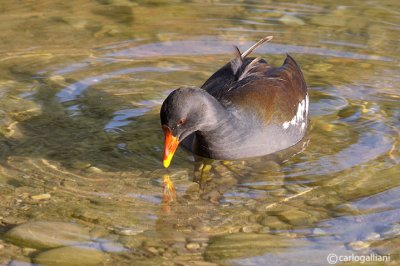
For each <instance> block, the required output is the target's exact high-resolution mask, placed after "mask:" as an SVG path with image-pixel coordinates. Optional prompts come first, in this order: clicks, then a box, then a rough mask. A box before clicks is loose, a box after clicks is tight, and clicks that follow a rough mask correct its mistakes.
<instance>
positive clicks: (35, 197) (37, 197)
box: [31, 193, 51, 200]
mask: <svg viewBox="0 0 400 266" xmlns="http://www.w3.org/2000/svg"><path fill="white" fill-rule="evenodd" d="M50 198H51V195H50V194H49V193H44V194H39V195H33V196H31V199H33V200H45V199H50Z"/></svg>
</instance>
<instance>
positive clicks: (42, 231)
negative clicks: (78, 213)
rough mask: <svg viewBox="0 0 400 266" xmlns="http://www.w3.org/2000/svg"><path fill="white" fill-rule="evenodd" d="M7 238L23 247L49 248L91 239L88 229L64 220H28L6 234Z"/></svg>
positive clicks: (76, 243) (80, 242) (77, 243)
mask: <svg viewBox="0 0 400 266" xmlns="http://www.w3.org/2000/svg"><path fill="white" fill-rule="evenodd" d="M5 239H6V240H7V241H9V242H11V243H13V244H15V245H18V246H21V247H30V248H36V249H48V248H55V247H61V246H71V245H79V244H82V243H85V242H88V241H90V236H89V232H88V230H86V229H85V228H82V227H81V226H79V225H77V224H72V223H64V222H28V223H25V224H21V225H18V226H16V227H14V228H13V229H11V230H9V231H8V232H7V233H6V234H5Z"/></svg>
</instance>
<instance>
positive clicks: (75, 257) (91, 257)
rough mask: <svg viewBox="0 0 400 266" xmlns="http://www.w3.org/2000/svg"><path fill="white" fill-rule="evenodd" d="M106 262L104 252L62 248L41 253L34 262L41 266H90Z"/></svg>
mask: <svg viewBox="0 0 400 266" xmlns="http://www.w3.org/2000/svg"><path fill="white" fill-rule="evenodd" d="M105 260H106V256H105V254H104V253H103V252H101V251H99V250H97V249H94V248H88V247H79V246H75V247H73V246H71V247H61V248H55V249H51V250H48V251H45V252H42V253H40V254H39V255H37V256H36V257H35V258H34V262H35V263H36V264H40V265H54V266H64V265H65V266H67V265H68V266H75V265H76V266H89V265H99V264H101V263H103V262H104V261H105Z"/></svg>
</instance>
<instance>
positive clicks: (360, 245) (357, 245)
mask: <svg viewBox="0 0 400 266" xmlns="http://www.w3.org/2000/svg"><path fill="white" fill-rule="evenodd" d="M369 245H370V243H368V242H364V241H354V242H350V243H348V244H347V247H348V248H349V249H351V250H354V251H359V250H363V249H367V248H369Z"/></svg>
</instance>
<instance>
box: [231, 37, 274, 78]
mask: <svg viewBox="0 0 400 266" xmlns="http://www.w3.org/2000/svg"><path fill="white" fill-rule="evenodd" d="M272 38H273V37H272V36H267V37H264V38H262V39H261V40H259V41H258V42H256V43H255V44H254V45H252V46H251V47H250V48H249V49H247V50H246V51H245V52H244V53H241V52H240V50H239V48H238V47H236V46H235V58H234V59H232V60H231V68H232V72H233V75H234V76H236V75H237V72H238V71H239V69H240V67H241V66H242V65H243V59H244V58H246V56H248V55H249V54H251V52H253V51H254V50H255V49H256V48H257V47H259V46H260V45H261V44H263V43H265V42H269V41H270V40H272Z"/></svg>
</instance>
